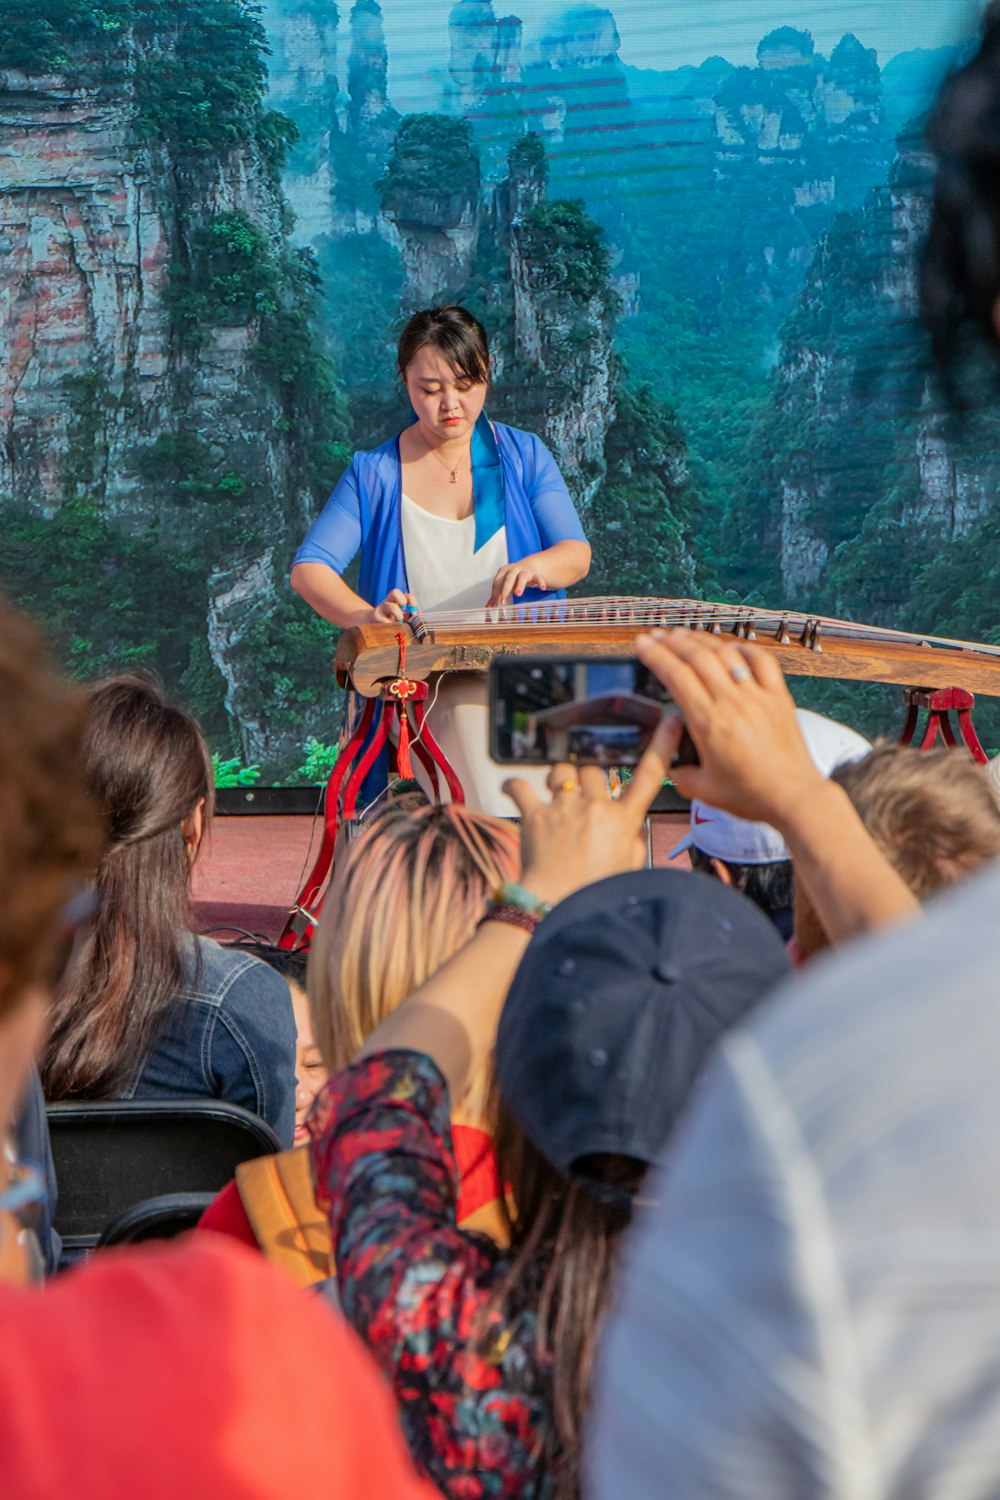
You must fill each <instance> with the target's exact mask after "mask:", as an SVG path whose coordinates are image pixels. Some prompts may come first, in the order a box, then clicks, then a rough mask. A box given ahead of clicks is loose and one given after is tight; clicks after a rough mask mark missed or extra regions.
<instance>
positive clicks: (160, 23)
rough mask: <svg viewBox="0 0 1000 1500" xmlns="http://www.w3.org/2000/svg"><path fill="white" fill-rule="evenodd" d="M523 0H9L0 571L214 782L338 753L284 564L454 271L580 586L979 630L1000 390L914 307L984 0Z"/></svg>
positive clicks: (883, 700) (812, 695) (502, 413)
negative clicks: (193, 744)
mask: <svg viewBox="0 0 1000 1500" xmlns="http://www.w3.org/2000/svg"><path fill="white" fill-rule="evenodd" d="M508 3H514V4H515V5H516V4H517V0H508ZM519 10H520V13H519V14H504V13H502V7H501V8H498V7H497V6H495V5H494V4H493V3H492V0H457V3H454V4H451V3H447V0H425V3H423V4H421V5H420V6H416V5H414V4H413V3H412V0H385V3H384V4H381V5H380V4H379V0H354V3H353V4H347V3H341V4H339V5H338V4H336V3H334V0H267V3H265V4H263V5H261V6H255V5H252V4H249V3H244V0H0V347H2V350H3V356H2V358H0V531H2V536H3V543H4V545H3V547H2V549H0V581H2V584H3V586H4V588H5V589H6V590H7V591H8V592H9V593H10V594H11V595H12V596H13V597H14V598H15V599H18V600H20V601H22V602H23V603H24V604H25V605H26V606H27V607H29V608H30V609H32V610H33V611H34V612H35V613H36V614H37V615H38V616H39V617H40V618H41V619H42V621H43V622H44V623H45V624H46V626H47V627H48V629H49V631H50V633H51V634H52V636H53V639H54V640H55V642H56V644H57V646H58V648H59V650H60V651H61V652H62V654H63V658H64V660H65V662H66V664H67V665H68V667H69V669H70V670H71V671H72V672H73V673H75V674H76V675H79V676H90V675H94V674H96V673H100V672H105V671H110V670H120V669H121V668H122V667H123V666H128V665H129V664H134V665H141V666H148V667H152V668H153V669H155V670H156V671H157V672H158V673H159V674H160V675H161V676H162V677H163V679H164V680H165V682H166V684H167V686H168V687H169V688H170V689H171V690H172V691H174V692H175V693H177V694H179V695H180V696H182V697H183V698H184V699H185V700H186V701H188V702H189V703H190V704H191V706H192V707H193V708H194V709H195V710H196V712H197V713H198V714H199V716H200V717H201V719H202V721H203V722H204V723H205V725H206V728H207V729H208V731H209V734H210V737H211V739H212V743H213V748H214V749H215V751H216V753H217V757H218V762H219V775H220V781H221V782H225V781H226V779H229V780H235V781H240V780H243V781H253V780H255V779H260V780H262V781H264V782H265V783H270V784H275V783H285V784H297V783H312V782H316V781H320V780H322V779H324V774H325V770H326V769H327V768H328V766H329V764H330V759H331V754H332V752H331V749H330V747H331V745H332V744H333V743H334V741H335V739H336V733H337V727H338V722H339V715H340V705H339V702H338V694H337V690H336V689H335V687H334V685H333V682H332V677H331V658H332V651H333V645H334V639H335V632H334V631H332V630H331V629H330V628H328V627H326V626H325V625H323V624H322V622H320V621H318V620H317V619H316V618H315V617H314V616H313V615H312V613H311V612H310V611H309V610H308V608H307V607H306V606H305V605H304V604H303V603H302V602H301V601H300V600H298V599H297V598H296V597H295V596H294V595H292V594H291V592H290V590H289V588H288V585H287V571H288V566H289V562H290V559H291V556H292V554H293V553H294V550H295V547H296V546H297V544H298V542H299V541H300V539H301V537H302V535H303V533H304V532H305V530H306V527H307V526H308V524H309V521H310V520H311V518H312V517H313V516H314V515H315V514H316V513H317V512H318V510H319V508H320V507H321V505H322V504H323V502H324V501H325V499H326V497H327V495H328V494H329V492H330V490H331V488H332V487H333V484H334V483H335V482H336V480H337V478H338V476H339V474H340V473H341V472H342V470H343V468H344V467H345V465H346V463H347V462H348V461H349V458H350V454H351V452H352V450H353V449H354V448H357V447H369V446H373V445H375V444H377V443H378V442H381V441H382V440H384V439H385V437H386V436H388V435H390V434H391V433H392V432H393V431H397V430H398V429H399V428H400V427H401V426H402V425H404V424H405V422H406V421H407V410H406V408H405V406H404V404H403V402H402V401H401V397H400V389H399V385H398V382H397V380H396V377H395V371H394V358H393V354H394V346H395V341H396V338H397V336H398V333H399V330H400V327H401V325H402V322H403V321H404V320H405V318H406V316H408V314H409V313H410V312H412V311H414V310H415V309H417V308H420V307H425V306H428V305H431V304H433V303H435V302H440V301H443V300H458V301H461V302H463V303H464V304H465V305H466V306H468V307H470V308H471V309H472V310H473V311H474V312H475V313H476V314H477V315H478V316H479V317H480V318H482V320H483V321H484V323H485V324H486V326H487V328H488V330H489V332H490V335H491V339H492V343H493V348H494V365H495V390H494V393H493V395H492V398H491V403H490V408H489V409H490V411H491V414H492V415H494V416H495V417H497V418H500V419H502V420H504V421H508V422H511V423H513V424H515V425H517V426H520V427H525V428H528V429H530V430H532V431H535V432H537V433H539V434H540V436H542V437H543V439H544V440H545V441H546V442H547V443H548V444H549V446H550V447H551V448H552V449H553V451H554V453H555V455H556V457H557V459H558V461H559V463H560V465H561V467H562V470H563V473H564V474H565V476H566V479H567V482H568V484H569V486H570V488H571V491H572V492H573V495H574V498H575V500H576V502H577V505H578V508H579V510H580V513H581V516H582V518H583V521H584V525H585V528H586V530H587V533H588V535H589V537H590V539H591V542H592V545H593V549H594V567H593V571H592V573H591V576H590V578H589V579H588V580H587V581H586V583H585V584H584V585H582V586H581V589H580V590H579V591H580V592H585V593H606V592H614V593H624V594H650V593H653V594H661V595H671V596H691V595H696V596H701V597H705V598H715V599H725V600H729V601H733V602H736V601H744V600H746V601H750V602H754V603H757V604H760V605H765V606H768V607H772V608H777V607H789V608H796V609H799V608H805V609H808V610H810V611H816V612H822V613H825V614H836V615H840V616H846V617H853V618H856V619H859V620H863V621H869V622H872V623H878V624H884V625H891V626H901V627H913V628H916V629H919V630H920V631H923V632H927V633H931V632H941V633H948V634H955V635H961V636H966V637H969V638H978V639H982V640H988V641H994V642H1000V621H998V619H997V617H996V613H995V609H994V602H995V600H996V599H997V583H998V575H1000V505H998V502H997V498H996V477H995V476H996V475H997V474H998V473H1000V468H998V458H1000V452H998V450H1000V415H994V414H993V410H994V408H996V409H997V410H998V411H1000V408H998V407H997V403H996V399H995V397H996V392H995V386H994V383H993V382H992V381H991V380H990V377H989V375H988V373H987V372H985V371H979V370H977V369H976V368H972V369H971V370H970V373H969V375H968V382H967V383H968V388H967V390H966V391H965V392H964V394H965V396H966V402H965V407H966V413H965V416H964V418H962V419H958V418H955V417H952V416H949V415H948V410H947V406H946V403H945V401H944V399H943V396H942V393H941V391H940V390H939V389H938V388H937V385H936V383H935V380H934V378H933V376H932V374H931V372H930V369H929V365H928V361H927V349H926V344H925V340H924V338H923V335H922V333H921V331H920V328H919V325H918V323H917V321H916V264H917V256H918V253H919V248H920V244H921V239H922V235H923V233H924V230H925V226H926V223H927V214H928V203H929V191H930V185H931V181H932V166H931V162H930V159H929V155H928V153H927V150H926V147H925V145H924V140H923V123H924V119H925V116H926V112H927V109H928V107H929V104H930V101H931V100H932V98H933V95H934V92H935V90H936V89H937V87H938V85H939V83H940V81H941V79H942V78H943V77H944V75H945V73H946V72H947V70H948V68H949V67H951V66H952V65H953V63H954V61H955V59H956V57H959V56H960V55H961V51H962V48H963V47H964V46H966V45H968V39H969V37H970V35H971V34H972V28H973V27H974V24H975V7H970V6H969V5H967V4H966V3H965V0H907V3H906V4H902V3H898V4H897V3H878V4H871V3H862V0H853V3H852V0H843V3H839V4H830V3H826V0H824V3H819V0H815V3H802V0H800V3H794V0H789V3H788V4H778V3H776V0H759V3H755V4H754V5H753V6H747V5H745V4H742V3H736V0H733V3H723V0H711V3H709V0H701V3H698V4H695V3H694V0H690V3H686V4H680V3H675V4H673V5H670V6H668V5H666V4H665V0H622V3H621V4H620V6H619V7H618V9H617V10H614V11H613V10H611V9H608V8H605V7H601V6H596V5H569V6H567V5H565V4H561V3H554V0H523V3H522V4H521V5H520V7H519ZM751 15H752V16H753V18H754V25H753V28H752V32H751V29H748V28H749V27H750V17H751ZM796 692H797V695H798V696H800V697H801V699H802V701H804V702H806V701H807V702H810V703H811V704H812V705H813V706H822V707H826V708H828V709H831V710H833V711H839V712H842V713H843V714H844V715H845V716H846V717H850V718H852V719H853V720H854V721H856V722H858V721H860V722H861V723H862V724H864V725H866V726H867V727H868V728H870V729H872V730H874V729H877V728H882V729H887V730H891V728H892V726H893V723H894V720H895V719H896V718H897V717H898V694H895V693H893V692H883V691H882V690H879V689H872V690H865V691H864V692H862V693H861V694H860V695H859V693H858V691H857V689H853V688H852V689H851V690H850V696H848V694H847V690H846V689H844V688H837V687H830V686H829V685H827V686H826V687H825V688H823V689H820V688H819V687H817V686H815V685H813V684H810V683H799V684H796ZM985 717H986V723H985V725H983V724H981V728H984V729H985V737H986V738H987V739H990V735H991V726H990V724H989V717H988V716H985ZM992 734H993V737H992V740H991V743H995V742H996V740H997V738H998V737H1000V735H998V732H997V730H993V731H992Z"/></svg>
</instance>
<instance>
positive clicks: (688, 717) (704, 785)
mask: <svg viewBox="0 0 1000 1500" xmlns="http://www.w3.org/2000/svg"><path fill="white" fill-rule="evenodd" d="M636 652H637V654H638V656H639V659H640V661H641V662H642V663H643V665H644V666H647V667H649V669H650V670H651V671H652V672H653V673H654V674H655V676H656V677H658V678H659V680H660V682H662V683H663V684H664V686H665V687H666V688H667V689H668V691H669V693H670V695H671V697H672V698H673V700H674V702H675V703H676V704H677V707H678V709H679V710H680V712H681V714H682V715H683V717H684V722H685V723H686V725H687V728H688V730H689V732H690V734H691V738H692V739H693V740H694V742H695V745H696V746H697V748H698V758H699V764H698V765H697V766H683V767H682V766H678V767H676V768H675V769H674V771H673V772H672V773H671V774H672V777H673V780H674V781H675V783H676V785H677V788H678V790H679V791H680V792H681V794H682V796H685V797H700V798H701V799H702V801H703V802H708V803H711V805H712V806H713V807H720V808H722V809H723V810H724V811H725V812H729V813H733V814H735V815H736V816H737V817H740V818H747V819H750V820H751V821H754V822H761V823H770V824H772V825H773V826H775V827H778V826H780V824H781V822H782V821H783V819H784V817H785V815H786V811H787V809H788V808H789V807H794V806H796V805H798V804H800V803H801V802H802V801H803V799H808V798H809V797H810V795H812V794H814V793H815V792H816V791H817V790H818V789H819V788H821V787H822V786H824V785H825V781H824V778H823V777H822V776H821V775H820V773H819V771H818V770H817V768H816V765H815V764H814V762H813V759H812V756H811V755H810V754H809V751H808V748H807V747H806V742H805V740H804V739H803V738H802V731H801V730H800V729H799V726H798V722H797V721H796V718H795V702H794V700H793V698H792V695H791V693H790V692H789V691H788V687H787V684H786V682H785V678H784V674H783V673H782V670H781V668H780V666H779V665H778V663H777V661H776V660H775V659H774V657H773V656H771V655H770V654H769V653H768V652H766V651H764V650H763V649H762V648H761V647H759V646H752V645H749V644H747V643H746V642H744V641H731V640H730V641H726V640H720V639H719V637H717V636H712V635H704V634H701V633H696V632H694V631H691V630H671V631H662V630H660V631H653V632H652V633H651V634H650V635H648V636H640V637H639V639H638V641H637V642H636Z"/></svg>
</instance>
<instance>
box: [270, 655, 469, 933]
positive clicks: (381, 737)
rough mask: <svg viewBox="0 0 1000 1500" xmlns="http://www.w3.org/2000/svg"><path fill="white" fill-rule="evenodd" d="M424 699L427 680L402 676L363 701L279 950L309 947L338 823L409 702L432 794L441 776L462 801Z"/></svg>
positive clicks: (351, 809)
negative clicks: (314, 853)
mask: <svg viewBox="0 0 1000 1500" xmlns="http://www.w3.org/2000/svg"><path fill="white" fill-rule="evenodd" d="M426 698H427V684H426V683H425V682H412V681H410V680H409V679H406V678H402V677H400V678H396V679H395V680H394V681H393V682H390V683H387V684H386V685H385V687H384V688H383V690H382V694H381V696H380V697H379V698H369V699H368V700H367V702H366V703H365V709H364V713H363V714H362V717H361V721H360V723H359V724H358V726H357V728H356V729H355V730H354V733H353V734H352V735H351V737H350V739H349V740H348V742H347V744H346V745H345V746H344V748H343V750H342V751H341V752H340V755H339V756H338V757H337V764H336V765H335V766H334V768H333V771H332V773H331V776H330V780H329V782H328V784H327V788H326V799H325V817H324V829H323V842H322V844H321V846H320V851H319V854H318V855H317V858H316V863H315V864H314V865H313V868H312V871H311V873H310V875H309V878H308V879H307V881H306V883H305V885H304V886H303V887H302V890H301V891H300V892H299V894H298V896H297V897H296V898H295V905H294V906H293V907H292V910H291V911H290V912H289V914H288V920H287V922H286V923H285V926H284V928H283V929H282V933H281V936H280V937H279V939H278V947H279V948H284V949H286V950H292V949H303V948H308V947H309V942H310V939H311V937H312V930H313V928H314V927H315V925H316V923H317V921H318V920H319V914H320V911H321V909H322V905H323V899H324V894H323V893H324V888H325V887H326V885H327V882H328V880H329V878H330V873H331V871H332V869H333V861H334V853H335V849H336V842H337V833H338V831H339V829H340V826H341V824H342V823H349V822H351V821H352V820H353V819H354V817H355V816H356V814H357V808H358V796H359V794H360V791H361V787H362V785H363V784H364V780H365V777H366V776H367V775H368V772H369V771H370V770H371V768H372V766H373V765H374V764H375V762H376V760H377V759H378V757H379V755H380V754H381V753H382V751H383V750H384V748H385V746H386V745H387V743H388V741H389V733H390V730H391V728H392V725H393V723H394V722H395V721H396V719H397V718H399V717H400V716H401V715H403V714H408V713H409V706H408V705H409V704H410V703H411V702H412V704H413V721H414V724H415V726H416V731H417V732H416V735H415V736H414V738H413V741H412V749H413V752H414V753H415V754H416V756H417V759H418V760H419V761H420V763H421V765H422V766H423V767H424V769H425V770H426V772H427V774H428V776H429V778H430V780H431V783H432V785H433V787H434V791H435V795H436V796H440V793H441V783H442V778H443V780H444V782H445V784H446V785H447V787H448V791H449V793H450V794H451V800H452V801H453V802H455V803H463V802H464V801H465V793H464V791H463V790H462V783H461V782H460V781H459V779H458V777H457V776H456V775H455V772H454V771H453V769H452V767H451V765H450V764H449V762H448V759H447V757H446V756H445V754H444V752H443V751H442V749H441V747H440V745H439V744H438V743H437V741H436V740H435V738H434V736H433V734H432V733H431V730H430V725H429V724H428V722H427V717H426V708H425V700H426ZM376 715H377V716H378V717H377V721H376ZM372 730H374V733H373V734H372V737H371V741H370V743H369V745H368V748H367V749H366V750H365V751H364V753H363V754H360V752H361V747H362V745H363V744H364V742H365V738H366V737H367V735H368V734H369V732H370V731H372ZM359 755H360V759H359V758H358V757H359ZM341 799H343V805H341Z"/></svg>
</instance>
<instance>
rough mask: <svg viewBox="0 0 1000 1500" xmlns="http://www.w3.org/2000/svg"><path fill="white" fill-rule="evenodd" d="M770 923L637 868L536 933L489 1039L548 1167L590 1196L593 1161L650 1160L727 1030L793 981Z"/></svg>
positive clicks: (696, 882)
mask: <svg viewBox="0 0 1000 1500" xmlns="http://www.w3.org/2000/svg"><path fill="white" fill-rule="evenodd" d="M789 968H790V965H789V961H788V956H787V954H786V952H785V947H784V944H783V943H782V941H781V939H780V938H779V937H778V935H777V933H776V932H775V930H774V927H773V926H772V924H771V923H770V922H769V921H768V920H767V918H766V917H765V916H764V915H763V914H762V913H761V912H760V911H759V910H758V909H757V907H756V906H754V905H753V904H752V903H751V902H750V901H748V900H747V899H746V898H745V897H744V896H741V895H738V894H737V893H736V892H735V891H733V890H730V889H729V887H727V886H725V885H722V884H721V883H720V882H719V881H717V880H711V879H709V878H708V877H707V876H705V875H699V874H694V873H692V872H689V871H679V870H642V871H637V872H635V873H633V874H627V875H614V876H612V877H611V878H610V879H608V880H601V881H598V882H597V883H596V884H595V885H590V886H586V887H585V888H584V889H583V890H580V891H576V892H575V893H574V894H573V895H572V896H570V897H568V899H567V900H565V901H563V902H561V903H560V904H559V905H558V906H557V907H556V908H555V910H554V911H552V912H551V913H550V915H549V916H547V917H546V918H545V920H544V921H543V922H542V923H541V924H540V925H539V927H538V928H537V929H536V931H535V932H534V934H533V936H532V939H531V942H530V943H529V945H528V948H527V950H526V951H525V955H524V958H523V959H522V961H521V964H520V967H519V968H518V971H517V973H516V975H515V976H514V982H513V984H512V985H511V988H510V992H509V994H508V996H507V1001H506V1004H505V1006H504V1010H503V1014H502V1016H501V1018H500V1026H499V1029H498V1032H497V1043H496V1055H495V1067H496V1076H497V1082H498V1084H499V1088H500V1093H501V1095H502V1096H503V1099H504V1102H505V1104H506V1106H507V1108H508V1109H509V1110H510V1113H511V1114H512V1115H513V1117H514V1119H515V1120H516V1121H517V1123H518V1125H520V1127H521V1129H522V1130H523V1131H524V1132H525V1133H526V1135H527V1136H528V1138H529V1139H530V1140H531V1141H532V1143H533V1144H534V1145H535V1147H536V1148H537V1149H538V1150H539V1151H540V1152H541V1153H542V1155H543V1156H544V1157H545V1159H546V1160H547V1161H548V1162H549V1164H550V1165H551V1166H553V1167H555V1169H556V1170H557V1171H558V1172H560V1173H561V1174H562V1175H563V1176H564V1177H567V1178H575V1179H578V1180H580V1181H581V1182H583V1183H584V1184H585V1185H587V1186H589V1187H590V1188H591V1189H592V1190H593V1191H595V1192H596V1193H597V1194H598V1195H599V1196H601V1197H602V1198H606V1199H617V1198H620V1197H621V1196H622V1192H623V1190H622V1189H617V1188H612V1187H610V1186H609V1185H606V1184H604V1183H601V1182H599V1181H597V1180H596V1179H595V1178H594V1176H593V1175H591V1174H588V1171H587V1159H588V1158H590V1157H592V1156H594V1155H595V1154H597V1153H608V1154H611V1155H615V1156H625V1157H632V1158H634V1159H635V1160H637V1161H640V1162H646V1163H650V1162H653V1161H655V1160H656V1158H657V1157H658V1156H659V1154H660V1152H661V1150H662V1148H663V1145H664V1143H665V1141H666V1139H667V1137H668V1136H669V1134H670V1132H671V1130H672V1129H673V1127H674V1125H675V1123H676V1122H677V1119H678V1116H679V1115H680V1113H681V1111H682V1110H683V1108H684V1104H685V1102H686V1100H687V1098H688V1095H689V1093H690V1091H691V1088H692V1085H693V1084H694V1083H695V1081H696V1080H697V1079H698V1077H699V1075H700V1074H701V1072H702V1070H703V1068H704V1066H705V1063H706V1061H707V1060H708V1058H709V1055H710V1054H711V1052H712V1049H713V1048H714V1046H715V1044H716V1042H717V1041H718V1039H719V1037H720V1036H721V1035H722V1033H723V1032H724V1031H726V1030H727V1029H728V1028H729V1027H730V1026H733V1025H735V1024H736V1023H737V1022H738V1021H740V1020H742V1019H743V1017H744V1016H746V1015H747V1014H748V1012H749V1011H751V1010H752V1009H753V1007H754V1006H755V1005H756V1004H757V1002H758V1001H759V1000H761V999H763V998H764V996H765V995H766V994H767V993H768V992H769V991H770V990H771V989H773V988H774V986H775V985H776V984H777V983H778V981H779V980H781V979H783V978H784V977H785V975H786V974H787V973H788V972H789Z"/></svg>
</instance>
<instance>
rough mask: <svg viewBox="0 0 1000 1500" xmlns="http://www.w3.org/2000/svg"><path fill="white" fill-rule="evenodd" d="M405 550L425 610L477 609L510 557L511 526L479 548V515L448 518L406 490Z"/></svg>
mask: <svg viewBox="0 0 1000 1500" xmlns="http://www.w3.org/2000/svg"><path fill="white" fill-rule="evenodd" d="M402 522H403V556H404V557H405V559H406V577H407V580H408V582H409V585H410V593H411V594H412V595H413V596H414V598H415V599H416V601H417V603H418V605H419V606H420V610H421V613H423V614H432V613H433V612H434V611H435V610H440V609H476V608H478V607H480V606H482V607H485V605H486V604H487V603H488V601H489V597H490V591H491V589H492V587H493V580H494V578H495V577H496V575H497V573H499V571H500V569H501V568H503V567H505V566H506V564H507V562H508V561H509V559H508V557H507V528H506V526H501V527H500V530H499V531H497V532H495V533H494V535H493V536H491V537H490V539H489V541H488V542H486V543H484V545H483V546H482V547H480V549H479V551H478V552H477V551H476V550H475V548H476V518H475V516H468V517H467V518H466V519H465V520H464V521H449V520H446V519H445V517H444V516H435V515H432V514H431V512H430V511H429V510H424V508H423V506H422V505H418V504H417V503H416V501H415V500H411V499H410V497H409V495H404V496H403V505H402Z"/></svg>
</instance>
